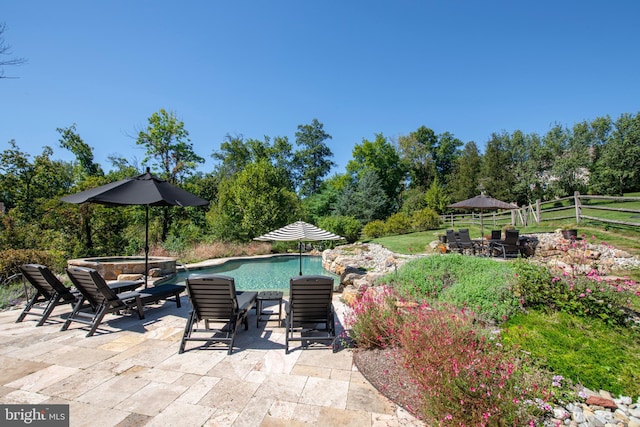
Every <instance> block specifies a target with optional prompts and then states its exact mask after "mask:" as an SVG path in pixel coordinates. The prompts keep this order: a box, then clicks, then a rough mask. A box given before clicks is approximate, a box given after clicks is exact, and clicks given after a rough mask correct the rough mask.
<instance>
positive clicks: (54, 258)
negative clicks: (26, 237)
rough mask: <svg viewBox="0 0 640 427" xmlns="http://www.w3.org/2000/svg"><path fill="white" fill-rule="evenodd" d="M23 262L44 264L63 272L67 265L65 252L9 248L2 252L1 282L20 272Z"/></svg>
mask: <svg viewBox="0 0 640 427" xmlns="http://www.w3.org/2000/svg"><path fill="white" fill-rule="evenodd" d="M22 264H42V265H46V266H47V267H49V268H50V269H51V270H52V271H56V272H61V271H63V270H64V267H66V265H67V259H66V256H65V254H64V253H63V252H59V251H38V250H33V249H8V250H5V251H1V252H0V282H2V281H3V280H4V279H6V278H7V277H10V276H12V275H14V274H16V273H19V270H18V267H19V266H21V265H22Z"/></svg>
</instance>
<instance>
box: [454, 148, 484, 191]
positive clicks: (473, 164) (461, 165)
mask: <svg viewBox="0 0 640 427" xmlns="http://www.w3.org/2000/svg"><path fill="white" fill-rule="evenodd" d="M481 167H482V157H481V156H480V152H479V151H478V147H477V146H476V144H475V142H473V141H470V142H467V143H466V144H465V146H464V149H463V150H462V153H461V154H460V156H459V157H458V158H457V159H456V162H455V165H454V169H453V176H455V179H452V180H450V182H449V183H448V185H447V187H448V188H449V191H450V193H451V200H456V201H460V200H466V199H470V198H471V197H473V196H476V195H478V179H479V176H480V169H481Z"/></svg>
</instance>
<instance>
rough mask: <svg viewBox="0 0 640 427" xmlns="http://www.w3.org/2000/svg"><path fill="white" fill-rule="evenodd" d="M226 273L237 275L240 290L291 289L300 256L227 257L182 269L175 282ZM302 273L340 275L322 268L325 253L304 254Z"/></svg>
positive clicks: (237, 285)
mask: <svg viewBox="0 0 640 427" xmlns="http://www.w3.org/2000/svg"><path fill="white" fill-rule="evenodd" d="M194 273H195V274H223V275H225V276H231V277H233V278H234V279H235V282H236V289H237V290H239V291H263V290H280V291H285V292H287V291H288V290H289V279H291V277H295V276H298V275H299V273H300V258H299V257H298V256H292V255H283V256H274V257H269V258H259V259H237V260H231V261H227V262H225V263H224V264H222V265H218V266H214V267H207V268H203V269H197V270H196V269H190V270H189V272H180V273H178V277H177V278H176V279H174V282H173V283H179V282H184V280H185V279H186V278H187V276H188V275H189V274H194ZM302 274H304V275H315V274H321V275H323V276H330V277H333V278H334V279H336V281H335V286H338V284H339V280H338V279H339V278H338V277H337V276H336V275H334V274H332V273H329V272H328V271H327V270H325V269H323V268H322V257H319V256H303V257H302Z"/></svg>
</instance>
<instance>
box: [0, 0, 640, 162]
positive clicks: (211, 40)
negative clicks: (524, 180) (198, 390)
mask: <svg viewBox="0 0 640 427" xmlns="http://www.w3.org/2000/svg"><path fill="white" fill-rule="evenodd" d="M638 17H640V2H638V1H636V0H620V1H616V0H613V1H608V2H605V1H592V0H574V1H558V0H554V1H547V0H540V1H524V0H523V1H514V0H511V1H493V0H487V1H475V0H474V1H466V0H457V1H454V0H450V1H444V0H442V1H426V0H424V1H417V0H416V1H407V0H400V1H376V0H370V1H360V0H357V1H347V0H342V1H337V0H336V1H333V0H327V1H305V0H298V1H278V0H270V1H265V0H262V1H257V0H256V1H213V0H211V1H195V0H194V1H185V2H178V1H161V0H145V1H143V0H137V1H131V0H126V1H124V0H114V1H102V2H91V1H85V0H82V1H65V0H60V1H56V2H52V1H44V0H42V1H35V0H34V1H29V0H25V1H5V2H3V5H2V6H1V7H0V22H4V23H5V24H6V26H7V28H6V32H5V34H4V37H5V43H6V44H8V45H10V46H11V48H12V52H13V54H14V56H20V57H25V58H27V59H28V63H27V64H25V65H22V66H20V67H9V68H5V75H6V76H17V77H19V78H16V79H2V80H0V100H1V101H0V150H5V149H7V148H8V147H9V145H8V141H10V140H12V139H13V140H15V141H16V142H17V144H18V146H19V147H20V148H21V149H22V150H23V151H26V152H28V153H30V154H32V155H36V154H39V153H40V152H41V151H42V147H43V146H45V145H48V146H51V147H52V148H53V149H54V155H53V157H54V158H56V159H64V160H72V159H73V157H72V155H71V154H70V153H68V152H67V151H66V150H63V149H62V148H60V147H59V145H58V139H59V134H58V133H57V132H56V128H58V127H68V126H70V125H71V124H73V123H75V124H76V125H77V131H78V133H79V134H80V136H81V137H82V138H83V139H84V141H85V142H87V143H88V144H89V145H91V146H92V147H93V148H94V154H95V157H96V160H97V161H98V162H99V163H101V164H102V165H103V166H105V167H106V168H107V169H109V168H110V165H109V164H108V161H107V156H109V155H114V154H115V155H120V156H125V157H127V158H129V159H137V160H138V162H140V161H141V160H142V158H143V157H144V151H143V149H142V148H140V147H137V146H136V145H135V139H134V138H133V136H134V135H136V134H137V131H139V130H140V129H143V128H145V127H146V125H147V119H148V118H149V117H150V116H151V115H152V114H153V113H154V112H156V111H158V110H159V109H160V108H164V109H166V110H169V111H173V112H175V113H176V115H177V117H178V118H179V119H181V120H183V121H184V124H185V128H186V129H187V131H189V134H190V138H191V142H192V143H193V146H194V149H195V151H196V153H198V154H199V155H200V156H201V157H203V158H205V159H206V164H205V165H204V166H203V168H202V169H203V170H205V171H208V170H210V169H211V168H212V167H213V160H212V159H211V157H210V155H211V153H212V152H213V151H214V150H217V149H219V146H220V143H221V142H222V141H223V140H224V137H225V135H226V134H231V135H235V134H243V135H244V136H245V138H258V139H262V138H263V137H264V136H265V135H267V136H270V137H272V138H273V137H275V136H287V137H289V141H290V142H291V143H292V144H294V147H295V132H296V130H297V127H298V125H301V124H309V123H311V121H312V120H313V119H314V118H317V119H318V120H319V121H320V122H321V123H323V125H324V129H325V131H327V132H328V133H329V134H330V135H332V137H333V139H331V140H329V141H327V143H328V145H329V147H330V148H331V150H332V151H333V153H334V158H333V160H334V161H335V162H336V163H337V164H338V167H337V168H336V169H335V170H334V172H339V173H341V172H344V167H345V165H346V163H347V162H348V160H349V159H350V158H351V153H352V149H353V147H354V145H355V144H359V143H361V142H362V140H363V139H368V140H373V139H374V138H375V135H376V134H377V133H383V134H384V135H385V136H387V137H389V138H391V139H396V138H397V137H398V136H400V135H407V134H409V133H410V132H412V131H414V130H416V129H417V128H418V127H420V126H423V125H424V126H427V127H429V128H431V129H433V130H434V131H435V132H436V133H442V132H451V133H453V134H454V135H455V136H456V137H458V138H459V139H461V140H462V141H463V142H467V141H475V142H476V143H477V144H478V145H479V146H480V147H481V148H483V147H484V145H485V143H486V141H487V140H488V139H489V138H490V136H491V133H492V132H501V131H507V132H513V131H514V130H517V129H519V130H522V131H523V132H525V133H532V132H535V133H538V134H544V133H545V132H546V131H547V130H549V128H550V127H551V126H552V125H553V124H555V123H559V124H561V125H564V126H569V127H571V126H573V124H575V123H577V122H580V121H583V120H592V119H594V118H596V117H600V116H605V115H609V116H611V117H612V118H614V119H615V118H617V117H618V116H619V115H620V114H622V113H632V114H635V113H638V112H639V111H640V78H639V77H640V55H639V54H638V49H639V46H640V31H638V27H637V20H638ZM0 59H2V58H0ZM4 59H6V58H4Z"/></svg>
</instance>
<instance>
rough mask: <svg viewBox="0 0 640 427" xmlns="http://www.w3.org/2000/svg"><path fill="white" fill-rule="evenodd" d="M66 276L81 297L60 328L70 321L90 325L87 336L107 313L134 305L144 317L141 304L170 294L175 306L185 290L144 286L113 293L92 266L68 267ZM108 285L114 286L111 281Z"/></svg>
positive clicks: (92, 332)
mask: <svg viewBox="0 0 640 427" xmlns="http://www.w3.org/2000/svg"><path fill="white" fill-rule="evenodd" d="M67 275H68V276H69V278H70V279H71V282H72V283H73V284H74V286H75V287H76V289H77V290H78V292H80V295H81V297H80V298H79V299H78V302H77V303H76V305H75V307H74V308H73V311H72V312H71V314H70V315H69V317H68V318H67V320H66V322H65V323H64V325H63V326H62V329H61V330H62V331H65V330H67V328H69V325H71V322H79V323H83V324H85V325H89V327H90V329H89V333H88V334H87V337H90V336H91V335H93V334H94V333H95V331H96V329H97V328H98V326H99V325H100V323H102V319H103V318H104V316H105V314H107V313H117V312H120V311H123V310H128V309H134V308H135V309H136V311H137V312H138V317H139V318H140V319H144V311H143V306H144V305H146V304H150V303H154V302H157V301H159V300H162V299H168V298H170V297H172V296H173V297H175V302H176V305H177V306H178V307H180V293H181V292H183V291H184V289H185V287H184V286H179V285H161V286H156V287H152V288H146V289H144V290H141V291H139V292H135V291H133V292H122V293H116V292H115V291H114V290H113V289H112V288H111V287H110V285H108V284H107V282H105V280H104V279H103V278H102V276H100V274H99V273H98V272H97V271H96V270H94V269H92V268H86V267H70V268H67ZM120 284H121V283H120ZM115 285H116V286H118V285H119V284H118V283H116V284H115ZM111 286H114V285H113V284H112V285H111Z"/></svg>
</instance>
